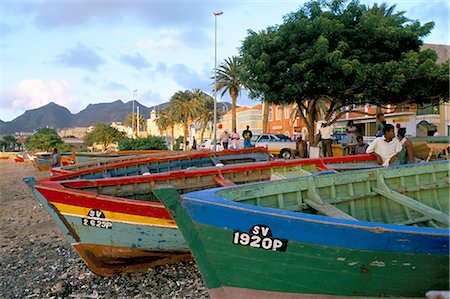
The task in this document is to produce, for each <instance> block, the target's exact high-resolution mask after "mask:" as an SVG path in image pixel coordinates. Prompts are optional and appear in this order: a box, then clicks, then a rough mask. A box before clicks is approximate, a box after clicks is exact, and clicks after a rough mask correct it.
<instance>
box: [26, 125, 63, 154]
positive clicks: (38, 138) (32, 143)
mask: <svg viewBox="0 0 450 299" xmlns="http://www.w3.org/2000/svg"><path fill="white" fill-rule="evenodd" d="M63 144H64V142H63V141H62V139H61V137H59V135H58V133H56V131H55V130H53V129H50V128H40V129H38V130H37V131H36V133H34V134H33V135H31V136H30V137H28V138H27V140H26V141H25V147H26V148H27V149H29V150H41V151H51V150H52V149H53V148H55V147H56V148H59V147H61V146H62V145H63ZM64 149H66V147H64Z"/></svg>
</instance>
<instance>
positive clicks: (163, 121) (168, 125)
mask: <svg viewBox="0 0 450 299" xmlns="http://www.w3.org/2000/svg"><path fill="white" fill-rule="evenodd" d="M156 126H157V127H158V129H159V130H160V131H161V132H165V133H166V135H167V130H168V129H169V130H170V147H171V149H172V150H173V144H174V142H175V136H174V132H173V131H174V128H175V120H174V118H173V114H172V111H171V109H170V106H168V107H166V108H164V110H163V111H162V112H161V113H160V114H159V115H158V118H157V119H156ZM161 135H162V134H161Z"/></svg>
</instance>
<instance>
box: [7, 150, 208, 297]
mask: <svg viewBox="0 0 450 299" xmlns="http://www.w3.org/2000/svg"><path fill="white" fill-rule="evenodd" d="M48 175H49V172H39V171H37V170H35V169H34V168H33V167H32V165H31V164H30V163H15V162H14V161H13V160H11V159H10V160H0V203H1V205H2V209H0V265H1V270H0V298H208V293H207V291H206V289H205V287H204V284H203V282H202V279H201V275H200V272H199V271H198V269H197V267H196V265H195V263H194V262H188V263H178V264H174V265H167V266H161V267H155V268H153V269H149V270H148V271H146V272H144V273H135V274H124V275H118V276H114V277H101V276H97V275H95V274H94V273H92V272H91V271H90V270H89V269H88V268H87V267H86V265H85V264H84V262H83V261H82V260H81V259H80V258H79V257H78V255H77V254H76V253H75V252H74V250H73V249H72V247H71V245H70V244H69V243H68V242H67V241H66V239H65V237H64V236H63V234H62V233H61V232H60V231H59V229H58V227H56V225H55V223H54V222H53V220H52V219H51V218H50V216H49V215H48V214H47V212H46V211H45V210H44V209H43V208H42V207H41V205H40V204H39V202H38V201H37V200H36V199H35V198H34V196H33V195H32V193H31V191H30V190H29V189H28V187H27V186H26V184H25V183H24V182H23V178H24V177H27V176H32V177H35V178H37V179H39V178H43V177H45V176H48Z"/></svg>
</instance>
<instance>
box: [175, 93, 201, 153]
mask: <svg viewBox="0 0 450 299" xmlns="http://www.w3.org/2000/svg"><path fill="white" fill-rule="evenodd" d="M198 104H199V103H198V100H197V99H196V98H195V97H194V93H193V92H191V91H189V90H185V91H177V92H176V93H175V94H174V95H173V96H172V98H171V99H170V107H171V108H170V109H171V111H172V115H173V118H174V120H175V121H176V122H177V123H179V124H181V125H182V126H183V131H184V138H183V145H186V140H187V137H188V134H189V124H190V123H191V122H193V121H194V120H195V119H196V118H197V115H198V112H197V111H198ZM183 148H184V150H186V149H187V146H183Z"/></svg>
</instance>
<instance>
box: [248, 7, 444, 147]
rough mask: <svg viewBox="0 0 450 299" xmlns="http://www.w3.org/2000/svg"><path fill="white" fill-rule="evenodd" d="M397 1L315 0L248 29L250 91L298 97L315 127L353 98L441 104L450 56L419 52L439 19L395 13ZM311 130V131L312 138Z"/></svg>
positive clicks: (283, 99)
mask: <svg viewBox="0 0 450 299" xmlns="http://www.w3.org/2000/svg"><path fill="white" fill-rule="evenodd" d="M394 9H395V6H391V7H388V6H387V5H386V4H382V5H380V6H378V5H376V4H375V5H374V6H373V7H368V6H365V5H362V4H359V3H358V2H356V1H352V2H348V1H344V0H334V1H320V2H318V1H312V2H309V3H307V4H305V5H304V6H303V7H302V8H301V9H300V10H298V11H296V12H293V13H291V14H289V15H287V16H286V17H285V18H284V22H283V24H281V25H279V26H271V27H268V28H267V29H266V30H263V31H260V32H258V33H257V32H253V31H249V33H248V36H247V37H246V38H245V40H244V42H243V45H242V47H241V55H242V57H241V59H242V63H243V65H244V67H245V69H246V72H245V79H246V81H247V84H248V86H249V88H250V90H251V92H250V96H251V97H261V96H262V97H264V99H265V100H266V101H268V102H271V103H275V104H282V105H284V104H289V103H296V104H297V105H298V107H299V109H298V111H299V113H301V116H302V117H303V118H304V120H305V122H306V125H307V127H308V130H309V132H312V131H313V128H314V123H315V121H316V120H318V118H324V119H326V120H327V121H328V122H329V123H331V122H333V121H335V120H336V119H337V118H339V117H340V116H341V115H342V114H343V113H345V112H347V111H348V110H349V108H348V106H349V105H352V104H366V103H367V104H373V105H386V104H404V103H407V102H409V103H411V102H412V103H416V104H419V105H421V104H427V103H439V101H442V100H448V96H449V95H448V85H449V74H448V62H447V63H446V64H444V65H442V64H437V63H436V58H437V56H436V53H435V52H434V51H432V50H427V51H423V52H419V47H420V46H421V44H422V38H423V37H424V36H425V35H427V34H429V32H430V30H431V29H432V28H433V26H434V24H433V23H432V22H430V23H426V24H425V25H423V26H422V25H421V24H420V23H419V22H417V21H411V20H409V19H408V18H406V17H405V16H404V12H399V13H394ZM311 139H312V136H311V134H310V140H311Z"/></svg>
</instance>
